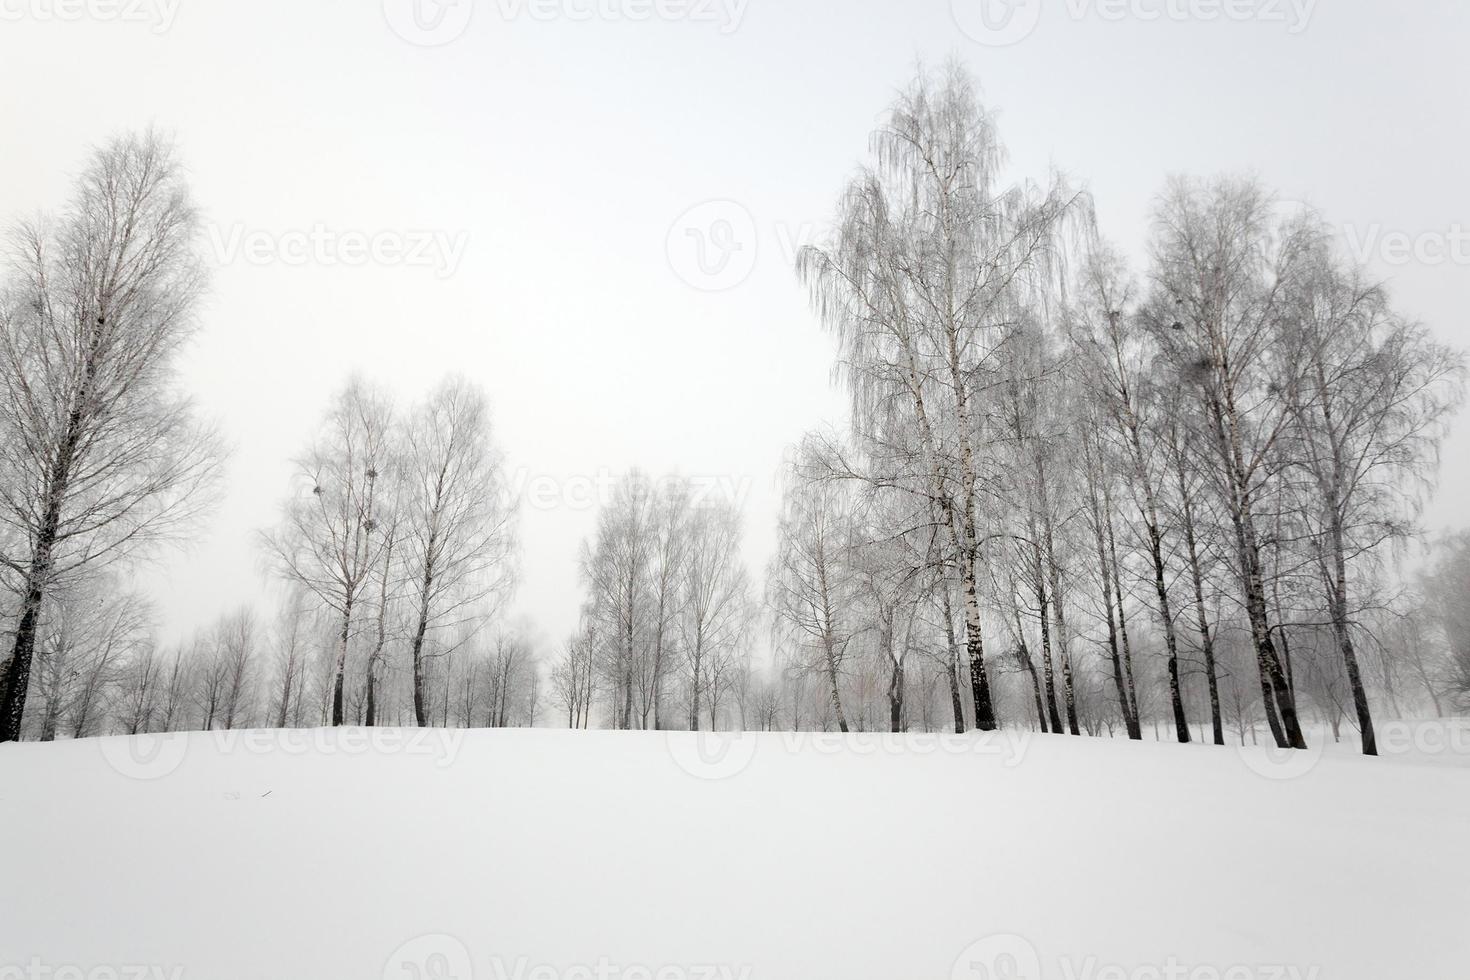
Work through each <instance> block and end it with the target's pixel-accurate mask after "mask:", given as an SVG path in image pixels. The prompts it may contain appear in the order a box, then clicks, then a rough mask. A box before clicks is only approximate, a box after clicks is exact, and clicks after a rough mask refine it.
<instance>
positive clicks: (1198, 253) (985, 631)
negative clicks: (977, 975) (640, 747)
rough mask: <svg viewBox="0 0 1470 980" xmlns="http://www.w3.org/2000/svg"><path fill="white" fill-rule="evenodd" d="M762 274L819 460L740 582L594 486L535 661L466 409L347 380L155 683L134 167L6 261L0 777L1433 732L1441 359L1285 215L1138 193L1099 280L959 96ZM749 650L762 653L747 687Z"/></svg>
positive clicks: (1240, 185) (1449, 389)
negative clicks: (288, 753) (75, 762)
mask: <svg viewBox="0 0 1470 980" xmlns="http://www.w3.org/2000/svg"><path fill="white" fill-rule="evenodd" d="M871 145H872V156H871V160H870V162H869V164H868V165H867V166H865V167H864V168H862V169H861V170H860V171H859V172H858V173H857V174H856V175H855V176H854V177H853V178H852V180H851V181H850V182H849V183H848V185H847V186H846V187H845V188H844V189H843V190H842V193H841V195H840V196H839V198H838V204H837V209H836V214H835V216H834V219H833V221H832V222H831V232H830V235H829V237H828V238H827V239H826V241H825V242H824V243H823V244H822V245H821V246H819V247H811V248H808V249H805V250H804V251H803V252H802V253H801V255H800V257H799V261H798V268H797V273H798V275H799V276H800V278H801V280H802V281H803V282H804V283H805V284H806V285H807V287H808V288H809V289H810V294H811V297H812V301H813V306H814V309H815V311H816V314H817V316H818V318H819V320H820V321H821V323H822V325H823V326H824V327H825V328H826V329H827V330H828V331H829V332H830V333H831V334H832V336H833V337H834V338H835V340H836V343H837V348H838V351H839V362H838V365H837V366H838V373H839V376H840V378H841V381H842V384H843V385H844V387H845V388H846V390H847V392H848V393H849V395H850V405H851V412H850V420H849V424H847V425H845V426H844V427H843V428H842V429H841V430H838V429H818V430H816V431H813V432H811V433H810V434H809V435H808V436H807V437H806V438H805V439H803V440H802V442H801V444H800V445H799V446H797V447H795V448H793V450H792V451H791V452H790V454H789V458H788V459H787V461H786V464H785V467H784V480H783V501H782V507H781V514H780V519H779V523H778V527H777V529H776V530H777V543H776V549H775V554H774V556H773V558H772V559H771V561H770V564H769V566H768V567H767V568H766V569H764V570H763V571H764V575H763V578H762V579H760V580H758V579H757V577H756V576H753V575H752V574H751V573H750V572H749V570H748V569H747V568H746V566H745V564H744V562H743V559H742V516H741V513H740V508H739V502H738V501H735V500H726V499H711V497H710V495H709V494H707V493H702V492H698V491H697V490H696V487H695V486H694V485H693V484H692V483H691V482H690V481H687V480H682V479H678V478H669V479H662V480H656V479H653V478H651V477H649V476H647V475H645V474H641V473H637V472H634V473H632V474H630V475H628V476H627V477H626V478H625V479H624V480H622V481H621V483H620V484H619V485H618V486H617V488H616V491H615V492H614V494H613V495H612V497H611V499H610V500H609V501H608V502H607V504H606V505H605V506H604V507H603V508H602V510H601V512H600V513H599V515H598V525H597V528H596V531H595V533H594V535H593V536H592V538H591V539H590V540H589V541H587V543H586V545H585V547H584V548H583V552H582V555H581V559H580V573H581V581H582V586H583V590H584V607H583V614H582V617H581V623H580V625H579V627H578V629H577V630H576V632H575V633H574V634H573V635H572V636H571V637H570V638H569V639H568V640H567V642H566V643H565V644H564V645H563V647H562V649H561V650H560V651H559V652H558V654H557V656H556V657H555V658H554V661H552V662H548V663H542V662H541V659H540V656H539V653H538V647H539V642H538V640H537V637H536V636H535V634H534V632H533V631H532V630H531V628H530V627H529V626H526V625H524V624H516V625H514V626H511V625H508V624H506V622H505V616H504V609H505V606H506V599H507V597H508V596H509V594H510V592H511V590H512V588H513V586H514V583H515V577H516V560H515V557H516V547H517V545H516V534H515V512H516V508H515V502H514V501H513V500H512V499H511V495H510V493H509V485H508V481H507V479H506V476H505V472H504V461H503V459H502V457H501V454H500V452H499V450H498V449H497V447H496V445H495V440H494V438H493V431H492V425H491V420H490V413H489V408H488V403H487V399H486V397H485V395H484V393H483V392H481V391H480V390H479V389H477V388H476V387H474V386H473V385H471V384H469V383H468V382H466V381H464V380H462V379H457V378H449V379H446V380H445V381H443V382H442V383H440V384H439V385H438V386H437V387H435V388H434V389H433V390H432V391H430V392H429V393H427V394H426V395H425V396H424V397H423V398H421V399H420V400H419V401H417V402H416V403H414V404H411V405H409V406H407V407H400V406H396V405H395V404H394V403H393V401H392V399H391V398H390V397H389V396H388V395H387V393H386V392H385V391H384V390H383V389H381V388H379V387H377V386H375V385H374V384H372V383H370V382H368V381H367V380H364V379H361V378H354V379H352V380H350V381H349V382H348V383H347V384H346V385H345V386H344V387H343V388H342V389H341V390H340V391H338V392H337V393H336V395H335V397H334V399H333V401H332V403H331V405H330V406H329V408H328V411H327V413H326V414H325V416H324V417H323V419H322V420H321V423H320V425H319V426H318V429H317V431H316V434H315V436H314V437H313V439H312V440H311V441H310V443H309V445H307V446H306V447H305V449H304V451H303V452H302V453H301V455H300V456H299V457H298V458H297V459H296V460H295V463H294V470H295V480H294V486H295V490H294V492H293V493H292V494H291V495H290V496H289V498H288V499H287V500H285V501H283V503H282V506H281V516H280V520H279V522H278V523H277V525H276V526H275V527H273V528H271V529H268V530H266V531H263V532H262V533H261V534H260V536H259V551H260V555H261V558H262V562H263V564H264V566H265V567H266V568H267V569H268V570H269V572H270V574H271V577H272V580H273V581H274V582H275V583H276V585H277V586H278V589H279V594H278V595H277V596H276V599H277V600H278V601H274V602H272V603H270V604H269V606H268V607H267V606H262V608H261V609H259V610H257V609H254V608H248V607H247V608H241V609H240V610H238V611H237V612H234V613H231V614H229V615H227V616H224V617H222V618H221V619H220V620H219V621H218V622H217V623H215V624H213V625H211V626H210V627H208V628H205V629H202V630H200V631H199V632H198V633H197V634H196V635H195V636H194V637H193V638H191V639H190V640H189V641H187V642H185V643H184V644H182V645H180V646H178V647H176V648H163V647H161V646H160V645H159V644H158V642H157V630H156V628H155V617H154V613H153V609H152V607H151V605H150V603H149V602H148V600H147V598H146V597H144V596H141V595H138V594H136V592H135V591H134V590H133V589H131V588H130V587H129V586H128V584H127V572H128V570H129V568H130V567H131V563H132V562H134V561H136V560H138V559H141V558H143V557H146V556H148V555H150V554H152V553H154V552H155V551H156V550H157V548H159V547H160V546H162V545H165V544H167V543H169V542H175V541H179V540H184V539H187V537H188V536H189V535H190V534H191V533H192V531H193V530H194V529H195V528H196V527H197V525H198V521H199V519H200V518H201V516H202V515H203V514H205V513H207V511H208V509H209V507H210V505H211V504H212V503H213V501H214V499H215V497H216V495H217V491H218V489H219V484H220V478H221V476H220V475H221V469H222V465H223V464H222V460H223V453H222V451H221V449H220V441H219V437H218V435H217V434H216V433H215V432H214V431H213V430H212V429H211V428H210V427H209V426H207V425H205V424H203V423H202V422H200V421H199V420H198V418H197V415H196V413H195V412H194V410H193V407H192V406H191V405H190V404H189V402H188V399H187V398H185V397H184V396H183V395H182V394H181V393H180V386H179V384H178V378H177V373H176V370H175V367H174V362H175V358H176V355H177V352H178V351H179V350H180V349H181V347H182V346H183V345H184V344H185V343H186V342H187V340H188V338H189V337H190V335H191V334H192V332H193V330H194V329H195V326H196V315H195V308H196V306H197V301H198V297H199V295H200V294H201V291H202V290H203V288H204V278H205V277H204V275H203V272H202V270H201V268H200V266H199V264H198V260H197V258H196V256H195V251H194V244H193V243H194V238H195V236H196V235H197V232H198V218H197V215H196V214H195V212H194V210H193V208H192V207H191V205H190V204H189V200H188V195H187V192H186V189H185V187H184V185H183V183H182V180H181V178H180V176H179V168H178V164H177V163H176V161H175V158H174V154H173V150H172V148H171V147H170V146H169V144H168V143H167V142H166V141H164V140H161V139H160V138H159V137H157V136H156V135H154V134H151V133H147V134H142V135H139V136H134V137H127V138H123V139H120V140H117V141H115V142H114V143H112V144H110V145H108V146H106V147H104V148H103V149H101V150H100V151H98V153H97V154H96V155H95V157H94V158H93V160H92V162H91V164H90V165H89V167H88V168H87V169H86V170H85V171H84V172H83V175H82V177H81V178H80V179H79V181H78V187H77V192H76V196H75V200H74V201H73V203H72V204H71V206H70V207H69V208H68V210H67V211H65V212H64V213H62V214H61V215H59V216H56V217H54V218H50V219H46V220H38V221H36V222H32V223H23V224H22V225H21V226H20V227H19V228H18V229H17V234H16V235H15V236H14V241H15V243H16V247H15V248H13V249H12V252H11V255H10V263H9V272H8V274H7V278H6V280H5V284H4V289H3V292H0V385H3V387H0V435H3V440H0V583H3V586H4V591H3V593H0V596H3V598H0V602H3V607H0V621H3V623H4V629H5V633H4V641H5V659H4V662H3V671H0V741H3V740H13V739H16V738H19V737H22V736H25V737H30V738H55V737H76V736H84V735H90V734H101V733H107V732H141V731H160V730H177V729H210V728H239V727H247V726H278V727H286V726H308V725H343V724H361V725H380V724H382V725H386V724H392V725H420V726H423V725H445V726H448V725H455V726H466V727H484V726H491V727H493V726H506V725H535V724H538V723H539V724H564V725H567V726H569V727H573V728H585V727H592V726H602V727H610V728H621V729H695V730H698V729H711V728H747V729H812V728H818V729H830V730H841V731H849V730H869V731H871V730H877V729H886V730H893V731H908V730H916V729H919V730H938V729H953V730H954V731H965V730H969V729H981V730H988V729H994V728H996V727H998V726H1001V725H1011V726H1029V727H1031V728H1033V729H1036V730H1040V731H1046V732H1056V733H1070V734H1084V733H1085V734H1091V735H1110V736H1118V737H1130V738H1135V739H1136V738H1141V737H1144V735H1145V733H1148V734H1151V735H1152V736H1153V737H1164V738H1170V739H1177V740H1179V741H1191V740H1196V739H1199V740H1207V741H1213V742H1215V743H1224V742H1226V741H1227V740H1228V739H1234V740H1238V741H1241V742H1244V741H1246V740H1247V739H1251V740H1255V739H1258V738H1262V737H1269V738H1271V739H1272V740H1273V741H1275V743H1276V744H1278V745H1280V746H1283V747H1303V746H1305V745H1306V739H1307V734H1308V730H1309V729H1310V728H1311V726H1312V725H1313V724H1321V725H1324V726H1326V727H1327V728H1328V729H1329V730H1330V731H1331V733H1332V735H1333V736H1334V737H1339V738H1342V737H1349V736H1350V735H1351V734H1352V733H1357V734H1358V735H1359V736H1360V737H1361V740H1362V745H1363V749H1364V751H1366V752H1369V753H1372V752H1374V751H1375V740H1374V727H1373V722H1374V718H1375V716H1376V715H1378V714H1381V713H1382V712H1384V711H1387V712H1388V713H1389V714H1391V715H1393V716H1396V717H1405V716H1409V715H1412V714H1414V713H1417V712H1427V711H1429V710H1433V711H1434V712H1436V713H1440V714H1442V713H1445V712H1448V711H1455V710H1459V709H1460V708H1462V707H1464V706H1465V704H1466V700H1465V699H1466V698H1467V696H1470V538H1467V537H1466V536H1465V535H1464V534H1459V535H1449V536H1446V537H1445V538H1443V539H1442V540H1441V541H1439V542H1438V543H1437V544H1436V545H1435V546H1434V551H1433V552H1432V553H1431V554H1430V556H1429V560H1428V562H1427V564H1425V566H1424V568H1423V570H1422V571H1421V572H1420V573H1419V574H1417V575H1409V574H1405V572H1404V568H1405V567H1406V566H1407V562H1408V559H1409V558H1410V547H1411V546H1414V545H1415V544H1416V542H1418V541H1419V534H1418V530H1417V528H1416V526H1415V518H1416V516H1417V514H1418V513H1419V510H1420V507H1421V505H1422V503H1423V500H1424V499H1425V497H1426V496H1427V494H1428V492H1429V491H1430V489H1431V488H1432V483H1433V478H1434V475H1435V472H1436V468H1437V461H1438V459H1437V456H1438V451H1439V447H1440V445H1441V442H1442V440H1443V438H1444V436H1445V434H1446V430H1447V427H1448V425H1449V423H1450V420H1451V418H1452V415H1453V414H1454V411H1455V410H1456V408H1457V407H1458V405H1459V403H1460V401H1461V398H1462V395H1463V388H1464V363H1463V359H1462V356H1461V355H1460V354H1459V353H1458V352H1457V351H1454V350H1452V349H1450V348H1448V347H1446V346H1445V345H1443V344H1441V343H1439V342H1438V341H1436V340H1435V339H1434V337H1433V336H1432V334H1431V333H1430V332H1429V331H1428V330H1427V329H1426V328H1425V327H1423V326H1422V325H1420V324H1418V323H1416V322H1414V321H1413V320H1412V319H1410V318H1407V317H1405V316H1403V315H1402V314H1401V313H1399V312H1398V311H1396V310H1395V308H1394V307H1393V305H1392V303H1391V300H1390V297H1389V295H1388V293H1387V292H1386V290H1385V289H1384V288H1383V286H1382V285H1381V284H1379V283H1376V282H1374V281H1372V280H1371V279H1369V278H1368V277H1367V275H1366V273H1365V272H1364V271H1363V270H1361V269H1359V268H1355V267H1354V266H1352V265H1351V264H1350V263H1348V262H1347V261H1345V260H1344V258H1343V256H1342V254H1341V251H1340V250H1339V249H1337V248H1335V247H1334V242H1333V240H1332V236H1331V235H1330V234H1329V231H1328V228H1327V226H1326V225H1325V224H1324V222H1323V221H1322V220H1321V218H1320V217H1319V216H1317V215H1316V214H1314V213H1312V212H1310V211H1307V210H1302V209H1297V210H1294V211H1286V210H1283V209H1282V208H1281V207H1279V206H1278V205H1277V204H1276V203H1275V201H1274V199H1273V198H1272V196H1271V195H1270V194H1269V193H1268V192H1267V191H1266V190H1265V189H1263V188H1262V187H1261V186H1260V185H1259V184H1257V183H1256V182H1254V181H1251V180H1246V179H1235V178H1220V179H1215V180H1209V181H1200V180H1192V179H1177V180H1173V181H1170V182H1169V184H1168V185H1167V186H1166V187H1165V189H1164V190H1163V191H1162V193H1161V194H1160V195H1159V196H1158V198H1157V200H1156V202H1155V205H1154V209H1153V214H1152V221H1151V232H1150V236H1149V241H1148V248H1147V261H1146V264H1145V265H1144V266H1143V267H1142V268H1141V269H1136V270H1135V269H1130V268H1129V267H1128V264H1127V263H1126V262H1125V261H1124V259H1123V258H1122V257H1121V255H1120V253H1119V252H1118V251H1117V250H1116V249H1114V248H1112V247H1111V246H1110V245H1109V244H1108V243H1107V241H1106V239H1105V238H1104V236H1103V235H1102V234H1101V233H1100V232H1099V230H1098V228H1097V227H1096V222H1095V218H1094V215H1093V211H1092V207H1091V203H1090V199H1089V197H1088V196H1087V194H1086V193H1084V192H1082V191H1080V190H1077V189H1074V188H1072V187H1070V186H1069V185H1068V184H1067V182H1066V181H1065V180H1063V179H1062V178H1061V177H1059V176H1057V175H1052V176H1051V177H1049V178H1048V179H1047V180H1045V181H1043V182H1036V183H1022V184H1014V185H1013V184H1007V183H1005V182H1003V179H1002V174H1003V171H1004V160H1005V154H1004V149H1003V147H1002V145H1001V143H1000V141H999V138H998V136H997V133H996V129H995V125H994V121H993V117H992V115H991V114H990V112H989V111H988V110H987V109H986V108H985V107H984V106H983V105H982V104H981V103H980V101H979V100H978V97H977V95H976V93H975V90H974V86H973V84H972V82H971V81H970V79H969V78H968V77H967V76H965V75H964V74H963V73H962V72H960V71H959V70H957V69H951V70H948V71H946V72H943V73H940V74H939V75H923V76H921V77H920V78H919V79H918V80H917V81H915V83H914V84H913V85H912V86H911V87H910V88H909V89H908V90H907V91H906V92H904V93H903V94H902V95H901V96H900V97H899V98H898V99H897V101H896V102H895V103H894V105H893V106H892V107H891V109H890V111H889V113H888V114H887V116H886V119H885V122H884V123H883V124H882V126H881V127H880V129H879V130H878V132H876V133H875V134H874V136H873V139H872V144H871ZM768 651H769V655H767V652H768Z"/></svg>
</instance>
